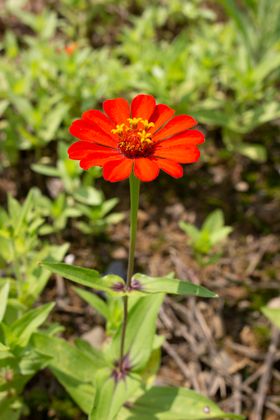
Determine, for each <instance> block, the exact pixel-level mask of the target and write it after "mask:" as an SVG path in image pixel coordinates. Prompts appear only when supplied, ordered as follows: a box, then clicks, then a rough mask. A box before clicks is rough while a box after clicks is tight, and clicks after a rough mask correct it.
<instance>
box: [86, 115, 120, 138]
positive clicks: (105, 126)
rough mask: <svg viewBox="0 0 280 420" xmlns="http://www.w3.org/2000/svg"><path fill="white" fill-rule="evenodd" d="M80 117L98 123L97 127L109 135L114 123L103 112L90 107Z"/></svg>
mask: <svg viewBox="0 0 280 420" xmlns="http://www.w3.org/2000/svg"><path fill="white" fill-rule="evenodd" d="M82 119H83V120H85V121H88V122H91V123H94V124H96V125H98V127H99V128H101V129H102V130H103V131H105V133H108V134H110V135H111V132H112V130H113V129H114V128H115V124H113V123H112V121H110V120H109V118H108V117H106V115H104V114H103V112H101V111H98V110H96V109H90V110H89V111H86V112H84V113H83V115H82Z"/></svg>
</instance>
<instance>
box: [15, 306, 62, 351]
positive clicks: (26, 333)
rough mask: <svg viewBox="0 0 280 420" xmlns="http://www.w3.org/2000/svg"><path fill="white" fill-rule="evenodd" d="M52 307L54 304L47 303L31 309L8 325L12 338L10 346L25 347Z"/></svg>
mask: <svg viewBox="0 0 280 420" xmlns="http://www.w3.org/2000/svg"><path fill="white" fill-rule="evenodd" d="M54 305H55V304H54V303H47V304H45V305H42V306H39V307H38V308H36V309H31V310H30V311H28V312H27V313H25V314H24V315H23V316H22V317H21V318H20V319H18V320H16V321H15V322H14V323H12V324H11V325H10V330H11V332H12V337H10V339H9V341H10V344H13V345H18V346H21V347H24V346H26V345H27V344H28V342H29V339H30V337H31V335H32V334H33V333H34V332H35V331H36V330H37V329H38V327H40V325H42V324H43V323H44V322H45V320H46V319H47V317H48V315H49V313H50V312H51V310H52V309H53V307H54Z"/></svg>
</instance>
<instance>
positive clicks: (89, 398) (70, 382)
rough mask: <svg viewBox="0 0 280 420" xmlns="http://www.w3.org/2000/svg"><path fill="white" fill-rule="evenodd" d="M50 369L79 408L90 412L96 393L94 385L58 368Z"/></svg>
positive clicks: (87, 412)
mask: <svg viewBox="0 0 280 420" xmlns="http://www.w3.org/2000/svg"><path fill="white" fill-rule="evenodd" d="M51 370H52V373H53V374H54V376H55V377H56V379H57V380H58V381H59V382H60V383H61V385H62V386H63V387H64V388H65V389H66V391H67V392H68V394H69V395H70V396H71V397H72V398H73V400H74V401H75V402H76V404H77V405H78V406H79V407H80V408H81V410H82V411H83V412H84V413H86V414H90V411H91V409H92V406H93V402H94V398H95V393H96V389H95V386H94V385H92V384H90V383H85V382H82V381H80V380H79V379H77V378H73V376H69V375H67V374H65V373H63V372H61V371H60V370H58V369H55V368H52V369H51Z"/></svg>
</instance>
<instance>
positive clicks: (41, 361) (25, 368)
mask: <svg viewBox="0 0 280 420" xmlns="http://www.w3.org/2000/svg"><path fill="white" fill-rule="evenodd" d="M49 360H50V358H49V357H48V356H45V355H42V354H38V353H36V352H35V351H34V350H31V351H27V352H25V353H24V356H23V357H22V359H21V360H20V362H19V370H20V373H21V375H34V374H35V373H36V372H37V371H38V370H41V369H43V368H44V367H45V366H46V365H47V363H48V361H49Z"/></svg>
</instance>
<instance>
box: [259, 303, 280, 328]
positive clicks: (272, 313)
mask: <svg viewBox="0 0 280 420" xmlns="http://www.w3.org/2000/svg"><path fill="white" fill-rule="evenodd" d="M261 311H262V313H263V314H264V315H265V316H266V317H267V318H268V319H269V321H270V322H272V324H274V325H276V327H278V328H280V308H270V307H268V306H263V307H262V308H261Z"/></svg>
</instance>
